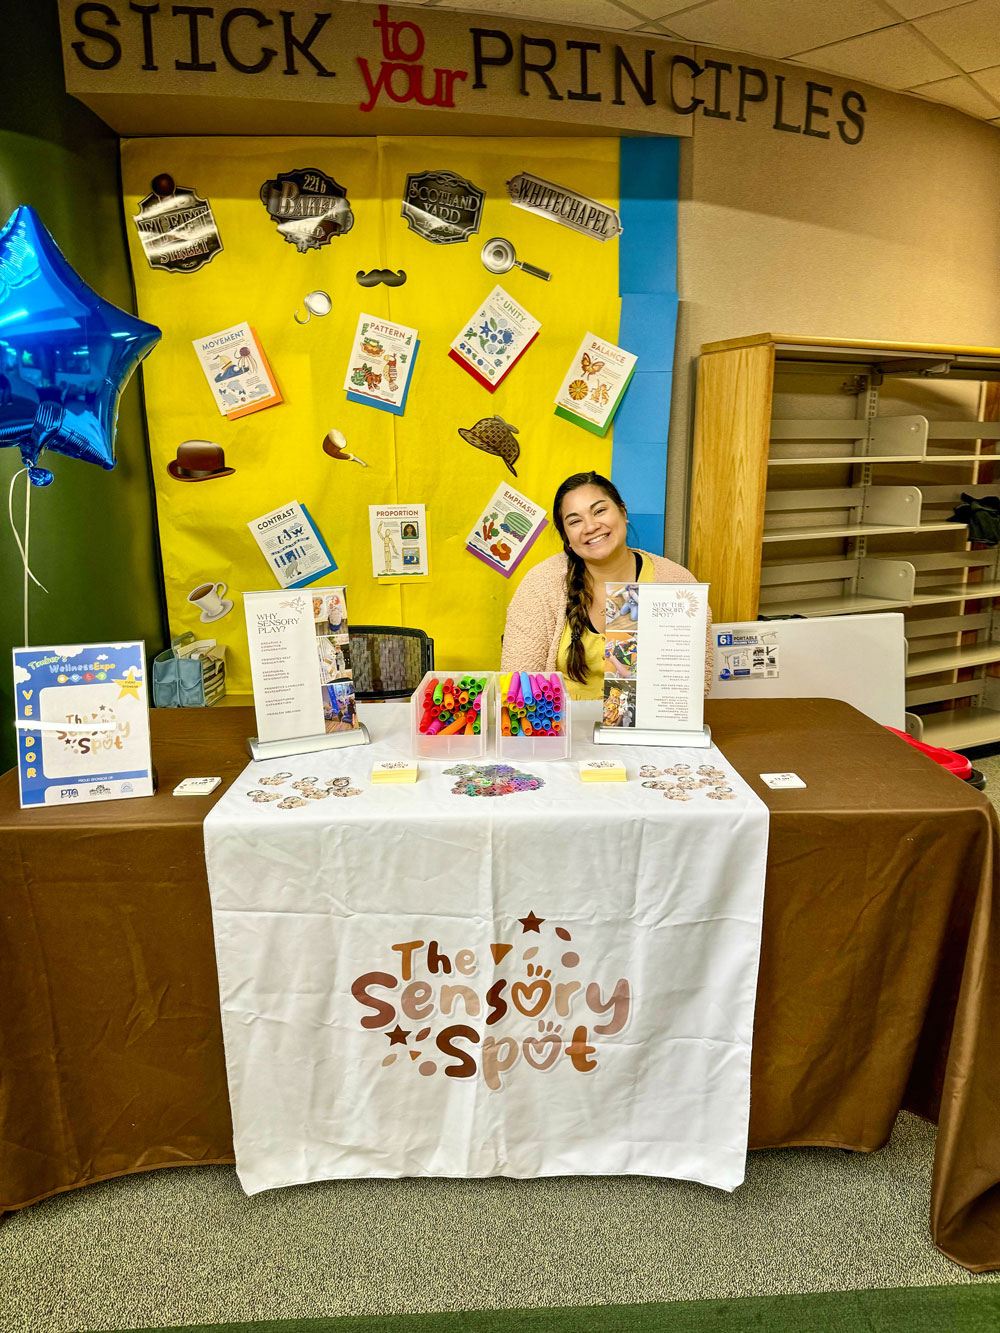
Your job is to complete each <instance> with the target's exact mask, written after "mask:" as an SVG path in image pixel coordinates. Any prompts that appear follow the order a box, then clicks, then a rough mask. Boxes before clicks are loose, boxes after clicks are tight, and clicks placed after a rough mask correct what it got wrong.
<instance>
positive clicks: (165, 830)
mask: <svg viewBox="0 0 1000 1333" xmlns="http://www.w3.org/2000/svg"><path fill="white" fill-rule="evenodd" d="M707 709H708V721H709V722H710V724H711V726H712V729H713V733H714V737H715V740H716V742H717V743H718V745H719V747H720V749H721V750H722V751H723V753H724V754H725V755H726V757H727V758H728V759H729V760H730V761H731V762H732V763H733V764H734V766H735V767H736V768H737V769H738V770H739V771H740V772H741V773H742V775H743V777H744V778H745V779H746V780H747V781H748V782H749V783H750V785H751V786H752V787H753V788H754V790H755V791H756V792H757V793H758V794H759V795H760V796H761V797H762V799H763V800H764V801H765V802H766V803H767V805H768V806H769V807H770V809H771V827H770V845H769V851H768V875H767V890H766V897H765V906H764V933H763V944H762V951H761V967H760V980H759V985H758V993H757V1011H756V1019H755V1024H754V1050H753V1067H752V1094H751V1110H750V1144H751V1147H756V1148H763V1147H781V1146H792V1145H812V1146H818V1145H822V1146H834V1147H840V1148H851V1149H856V1150H860V1151H865V1152H869V1151H873V1150H875V1149H877V1148H880V1147H881V1146H882V1145H883V1144H884V1143H885V1142H886V1140H887V1139H888V1137H889V1134H890V1132H891V1130H892V1126H893V1123H894V1121H895V1118H896V1115H897V1113H898V1111H899V1110H900V1109H901V1108H905V1109H910V1110H913V1111H916V1112H917V1113H919V1114H920V1115H923V1116H926V1117H928V1118H929V1119H931V1120H935V1121H938V1123H939V1132H938V1140H937V1150H936V1157H935V1170H934V1180H933V1188H932V1197H931V1231H932V1236H933V1239H934V1242H935V1244H936V1245H938V1247H939V1248H940V1249H941V1250H942V1251H943V1252H944V1253H945V1254H947V1255H948V1256H949V1257H950V1258H952V1259H954V1260H955V1261H956V1262H958V1263H960V1264H963V1265H964V1266H966V1267H968V1268H971V1269H973V1270H974V1271H982V1270H984V1269H993V1268H998V1267H1000V1195H998V1181H1000V1084H998V1071H1000V980H998V976H1000V938H998V921H997V859H996V849H997V820H996V816H995V814H994V811H993V808H992V806H991V805H990V804H989V802H988V801H987V800H986V799H985V798H984V797H983V796H981V795H980V794H979V793H978V792H976V791H973V790H971V789H970V788H968V787H967V786H966V785H965V784H963V783H961V782H959V781H958V780H957V779H956V778H954V777H952V776H951V775H949V774H947V773H945V772H943V771H942V770H940V769H938V768H937V767H936V766H935V765H934V764H932V763H931V762H930V761H929V760H927V759H925V758H924V757H923V756H921V755H919V754H916V753H915V752H913V751H911V750H910V749H909V748H908V747H906V746H905V745H903V744H902V742H900V741H899V740H897V739H896V738H895V737H893V736H891V735H889V734H888V733H887V732H885V731H884V730H883V729H882V728H881V727H878V726H877V725H876V724H875V723H873V722H871V721H870V720H869V719H868V718H865V717H863V716H862V715H861V714H859V713H857V712H855V711H854V710H853V709H851V708H850V707H848V706H847V705H846V704H842V703H838V702H835V701H833V700H779V701H737V700H733V701H722V702H714V703H712V702H710V703H709V704H708V705H707ZM152 723H153V756H154V762H155V764H156V766H157V769H158V772H159V781H160V787H159V791H158V793H157V795H156V796H155V797H152V798H149V799H143V800H135V801H113V802H106V803H103V804H99V805H95V806H91V807H89V808H85V809H83V808H67V809H53V810H43V811H32V812H22V811H20V810H19V809H18V808H17V783H16V777H15V775H14V774H13V773H7V774H5V775H4V776H3V777H0V977H2V978H3V984H2V986H0V1065H2V1074H3V1077H2V1078H0V1209H12V1208H19V1207H23V1206H25V1205H26V1204H29V1203H33V1202H35V1201H37V1200H39V1199H42V1198H45V1197H47V1196H49V1195H51V1194H55V1193H59V1192H60V1191H63V1190H69V1189H74V1188H76V1187H78V1186H81V1185H85V1184H91V1183H93V1182H95V1181H98V1180H104V1179H107V1178H108V1177H111V1176H117V1175H124V1174H127V1173H130V1172H134V1171H146V1170H152V1169H153V1168H156V1167H164V1166H182V1165H193V1164H209V1163H219V1162H231V1161H232V1160H233V1155H232V1124H231V1120H230V1114H229V1101H228V1096H227V1090H226V1074H225V1065H224V1060H223V1051H222V1034H221V1028H220V1021H219V1003H218V986H217V979H216V971H215V953H214V944H213V937H212V919H211V910H210V904H209V896H208V884H207V880H206V874H205V859H204V845H203V839H202V828H201V825H202V820H203V819H204V816H205V814H206V813H207V811H208V810H209V808H210V807H211V805H212V804H213V803H214V801H215V800H217V799H218V797H219V796H220V795H221V794H222V792H223V791H224V790H225V789H226V787H227V786H228V785H229V783H230V782H231V781H232V779H233V778H234V777H235V776H236V774H237V773H239V772H240V771H241V770H242V769H243V767H244V766H245V764H246V762H247V759H246V752H245V748H244V742H245V738H246V736H247V735H248V734H250V733H251V731H252V729H253V715H252V712H251V711H250V710H249V709H237V708H232V709H228V708H225V709H216V710H214V711H211V712H209V711H204V710H154V711H153V713H152ZM787 770H791V771H794V772H796V773H798V774H799V775H800V776H801V777H802V778H803V779H804V781H805V782H806V783H807V784H808V785H807V788H806V790H805V791H803V790H791V791H774V792H772V791H770V790H768V788H766V787H765V786H764V784H763V783H761V782H760V780H759V777H758V775H759V774H760V773H761V772H774V771H787ZM206 773H211V774H220V775H221V776H222V778H223V783H222V786H221V787H220V788H219V789H218V790H217V791H216V792H215V793H213V795H212V796H209V797H190V798H188V797H185V798H176V799H175V798H174V797H173V796H172V794H171V793H172V790H173V787H174V786H175V785H176V783H177V782H179V781H180V780H181V778H184V777H189V776H192V775H199V774H206Z"/></svg>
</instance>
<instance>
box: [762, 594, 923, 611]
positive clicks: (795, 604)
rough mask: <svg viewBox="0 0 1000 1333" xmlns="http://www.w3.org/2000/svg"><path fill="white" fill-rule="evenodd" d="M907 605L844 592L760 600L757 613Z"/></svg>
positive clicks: (887, 609) (862, 608)
mask: <svg viewBox="0 0 1000 1333" xmlns="http://www.w3.org/2000/svg"><path fill="white" fill-rule="evenodd" d="M909 605H910V603H909V602H907V601H901V602H897V601H893V600H892V599H891V598H889V597H863V596H862V595H861V594H860V593H845V594H843V595H842V596H840V597H803V598H800V599H799V600H797V601H791V602H761V604H760V606H759V607H758V615H762V616H770V615H774V616H796V615H797V616H850V615H857V614H859V613H860V612H862V611H897V610H899V608H900V607H904V606H909Z"/></svg>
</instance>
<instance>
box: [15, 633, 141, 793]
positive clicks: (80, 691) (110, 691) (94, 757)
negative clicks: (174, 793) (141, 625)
mask: <svg viewBox="0 0 1000 1333" xmlns="http://www.w3.org/2000/svg"><path fill="white" fill-rule="evenodd" d="M14 696H15V718H16V720H15V725H16V727H17V777H18V786H19V789H20V793H21V806H22V808H27V807H30V806H43V805H90V804H92V803H93V802H94V801H113V800H118V799H121V798H123V797H129V796H152V794H153V767H152V761H151V759H150V751H149V699H148V693H147V689H146V657H145V652H144V649H143V645H142V644H141V643H84V644H72V645H70V646H61V647H49V648H44V647H42V648H15V649H14Z"/></svg>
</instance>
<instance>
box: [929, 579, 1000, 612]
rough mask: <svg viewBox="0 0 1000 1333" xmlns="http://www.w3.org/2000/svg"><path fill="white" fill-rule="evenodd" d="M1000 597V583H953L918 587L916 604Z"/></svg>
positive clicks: (930, 604)
mask: <svg viewBox="0 0 1000 1333" xmlns="http://www.w3.org/2000/svg"><path fill="white" fill-rule="evenodd" d="M989 597H1000V583H953V584H948V585H942V586H941V587H940V588H916V589H915V590H914V593H913V603H912V604H913V605H914V606H933V605H934V603H935V602H962V601H964V602H981V601H984V600H986V599H987V598H989Z"/></svg>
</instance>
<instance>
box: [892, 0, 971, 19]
mask: <svg viewBox="0 0 1000 1333" xmlns="http://www.w3.org/2000/svg"><path fill="white" fill-rule="evenodd" d="M885 3H886V4H887V5H888V6H889V8H890V9H894V10H895V11H896V13H897V14H899V16H900V17H901V18H904V19H916V18H920V17H921V15H923V14H936V13H937V11H938V10H939V9H954V8H955V6H956V5H964V4H968V0H885Z"/></svg>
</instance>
